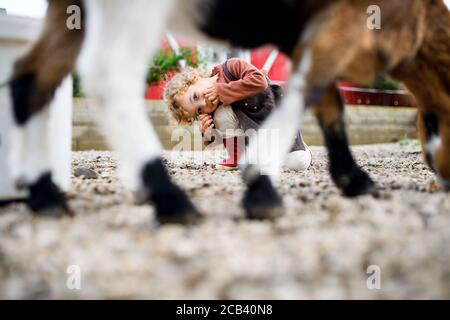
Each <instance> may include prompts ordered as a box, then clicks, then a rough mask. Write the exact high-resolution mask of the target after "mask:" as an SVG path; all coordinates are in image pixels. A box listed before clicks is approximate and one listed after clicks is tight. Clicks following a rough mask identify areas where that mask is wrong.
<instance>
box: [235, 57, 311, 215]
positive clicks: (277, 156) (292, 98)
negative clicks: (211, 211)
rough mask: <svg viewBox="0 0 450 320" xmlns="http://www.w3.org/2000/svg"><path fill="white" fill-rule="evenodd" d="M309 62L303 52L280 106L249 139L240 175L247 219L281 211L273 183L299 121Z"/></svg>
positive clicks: (296, 130) (275, 182) (280, 203)
mask: <svg viewBox="0 0 450 320" xmlns="http://www.w3.org/2000/svg"><path fill="white" fill-rule="evenodd" d="M310 63H311V60H310V56H309V55H308V54H305V56H304V59H303V60H302V62H301V64H300V66H299V68H298V70H297V71H296V72H295V73H294V74H293V76H292V77H291V79H290V80H289V84H288V88H287V90H286V95H285V97H284V99H283V100H282V102H281V105H280V106H279V107H278V108H277V109H276V110H274V111H273V113H272V114H271V115H270V116H269V118H268V119H267V121H266V122H265V123H264V124H263V126H262V128H261V129H260V130H259V131H258V133H257V135H255V136H254V137H252V139H251V140H250V145H249V149H248V152H247V156H248V158H247V159H246V160H247V162H246V165H245V166H244V168H243V178H244V181H245V182H246V184H247V187H248V189H247V191H246V193H245V195H244V200H243V205H244V208H245V210H246V213H247V216H248V218H250V219H274V218H277V217H279V216H281V215H282V213H283V205H282V199H281V197H280V195H278V193H277V191H276V190H275V187H274V186H275V185H277V184H278V181H279V175H280V173H281V168H282V166H283V163H284V160H285V158H286V155H287V154H288V152H289V150H290V149H291V148H292V145H293V143H294V137H295V135H296V134H297V132H298V128H299V126H300V123H301V121H302V117H303V114H304V110H305V96H304V92H305V88H306V83H305V81H306V77H307V75H308V72H309V68H310Z"/></svg>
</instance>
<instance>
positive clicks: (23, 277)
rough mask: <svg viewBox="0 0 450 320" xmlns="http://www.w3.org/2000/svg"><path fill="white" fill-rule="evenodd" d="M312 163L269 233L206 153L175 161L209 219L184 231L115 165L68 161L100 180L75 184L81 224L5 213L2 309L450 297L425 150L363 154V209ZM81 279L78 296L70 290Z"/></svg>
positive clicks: (372, 149)
mask: <svg viewBox="0 0 450 320" xmlns="http://www.w3.org/2000/svg"><path fill="white" fill-rule="evenodd" d="M313 152H314V166H313V168H311V169H310V170H309V171H308V172H305V173H298V172H292V171H286V172H284V173H283V175H282V181H281V184H280V191H281V193H282V194H283V196H284V201H285V206H286V215H285V216H284V217H283V218H281V219H279V220H277V221H276V222H272V223H271V222H255V221H246V220H245V219H243V217H244V214H243V211H242V209H241V208H240V206H239V203H240V199H241V196H242V193H243V190H244V187H243V185H242V183H241V180H240V178H239V174H238V173H235V172H234V173H233V172H222V171H218V170H216V169H215V168H214V165H213V160H212V158H213V156H212V154H207V155H206V158H205V159H204V160H203V161H194V159H193V158H191V157H190V156H189V155H188V154H180V153H168V154H167V160H168V167H169V171H170V173H171V175H172V176H173V177H174V179H175V180H176V181H177V183H179V184H180V185H181V186H182V187H183V188H184V189H185V190H187V192H188V193H189V194H190V196H191V197H192V199H193V201H194V203H195V204H196V205H197V206H198V207H199V208H200V210H201V211H202V212H204V213H205V215H206V216H207V218H206V221H205V222H204V223H203V224H201V225H199V226H195V227H189V228H187V227H182V226H163V227H159V226H158V225H157V223H155V220H154V214H153V209H152V208H151V207H150V206H137V205H135V204H134V202H133V197H132V196H131V194H130V193H129V192H127V191H126V190H125V189H124V188H123V187H122V186H121V184H120V183H119V182H118V180H117V176H116V165H117V162H116V159H115V158H114V155H113V154H111V153H108V152H80V153H74V157H73V167H74V173H75V172H76V175H79V174H80V167H81V168H88V169H92V170H93V171H94V176H93V177H91V179H84V178H83V177H75V176H74V177H73V186H72V188H71V190H70V192H69V194H68V196H69V198H70V206H71V207H72V208H73V210H74V212H75V214H74V216H73V217H66V218H63V219H59V220H55V219H46V218H38V217H34V216H33V215H31V214H30V213H29V212H28V211H27V209H26V208H25V207H24V205H23V204H13V205H10V206H7V207H4V208H0V298H149V299H167V298H173V299H178V298H180V299H212V298H221V299H244V298H245V299H318V298H325V299H328V298H331V299H344V298H345V299H360V298H368V299H377V298H389V299H390V298H419V299H426V298H447V299H448V298H450V232H449V231H450V196H449V195H448V194H445V193H442V192H440V191H439V190H437V188H436V184H435V179H434V177H433V175H432V173H431V172H430V171H429V170H428V169H427V167H426V166H425V165H424V164H423V162H422V160H421V155H420V151H419V148H418V147H417V146H416V145H414V144H406V145H400V144H390V145H376V146H366V147H355V148H354V152H355V156H356V157H357V159H358V161H359V163H360V164H361V165H362V166H363V167H364V168H365V169H366V170H368V171H369V172H370V173H371V175H372V176H373V177H374V178H375V179H376V181H377V182H378V184H379V186H380V188H381V193H380V196H379V197H378V198H377V199H376V198H374V197H372V196H365V197H361V198H358V199H356V200H350V199H346V198H343V197H342V196H340V194H339V192H338V190H337V189H336V188H335V187H334V185H333V184H332V182H331V181H330V178H329V175H328V173H327V161H326V157H325V153H324V149H323V148H313ZM91 173H92V172H91ZM95 173H96V174H98V177H97V178H96V177H95ZM69 266H76V267H75V269H70V268H69ZM369 266H376V267H375V268H376V269H375V270H379V271H381V277H380V279H381V289H379V290H369V289H368V286H367V279H368V277H369V276H370V274H367V269H368V267H369ZM68 268H69V270H68ZM377 268H379V269H377ZM73 270H76V271H80V275H81V277H80V279H81V289H80V290H70V289H69V288H68V287H67V279H68V277H70V276H71V275H73V273H71V272H73ZM67 271H69V274H68V273H67ZM70 279H72V278H70Z"/></svg>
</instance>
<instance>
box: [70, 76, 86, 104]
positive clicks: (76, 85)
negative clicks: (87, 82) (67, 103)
mask: <svg viewBox="0 0 450 320" xmlns="http://www.w3.org/2000/svg"><path fill="white" fill-rule="evenodd" d="M72 85H73V97H74V98H83V97H84V96H85V95H84V92H83V88H82V87H81V79H80V76H79V75H78V74H76V73H73V74H72Z"/></svg>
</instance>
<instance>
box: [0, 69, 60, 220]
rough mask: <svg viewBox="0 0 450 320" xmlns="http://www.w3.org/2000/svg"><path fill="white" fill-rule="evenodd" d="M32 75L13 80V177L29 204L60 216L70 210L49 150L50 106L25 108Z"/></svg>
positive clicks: (40, 211)
mask: <svg viewBox="0 0 450 320" xmlns="http://www.w3.org/2000/svg"><path fill="white" fill-rule="evenodd" d="M32 81H33V80H32V78H30V77H19V78H16V79H14V80H13V81H12V83H11V92H12V97H13V108H14V115H15V128H14V129H13V131H12V133H11V139H12V141H11V150H10V158H9V162H10V168H11V176H12V177H13V179H14V180H15V181H16V185H17V187H18V188H19V189H24V188H26V189H28V191H29V195H28V200H27V204H28V206H29V208H30V209H31V210H33V211H35V212H38V213H40V214H44V215H52V216H59V215H62V214H64V213H65V212H67V211H68V209H67V205H66V202H65V199H64V195H63V193H62V192H61V191H60V189H59V188H58V187H57V186H56V185H55V183H54V182H53V180H52V170H51V162H50V149H49V141H50V136H49V108H48V107H44V108H43V109H42V110H40V111H38V112H34V113H28V111H26V110H27V109H28V107H29V102H30V101H29V99H28V97H33V92H31V90H33V86H34V85H33V84H32Z"/></svg>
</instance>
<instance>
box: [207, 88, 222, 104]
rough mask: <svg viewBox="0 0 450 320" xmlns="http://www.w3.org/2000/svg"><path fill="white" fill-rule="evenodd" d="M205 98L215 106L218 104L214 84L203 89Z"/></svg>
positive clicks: (217, 95)
mask: <svg viewBox="0 0 450 320" xmlns="http://www.w3.org/2000/svg"><path fill="white" fill-rule="evenodd" d="M205 99H206V101H207V102H208V103H210V104H211V105H213V106H217V105H218V104H219V94H218V93H217V88H216V86H215V85H212V86H211V87H209V88H208V89H206V90H205Z"/></svg>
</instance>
